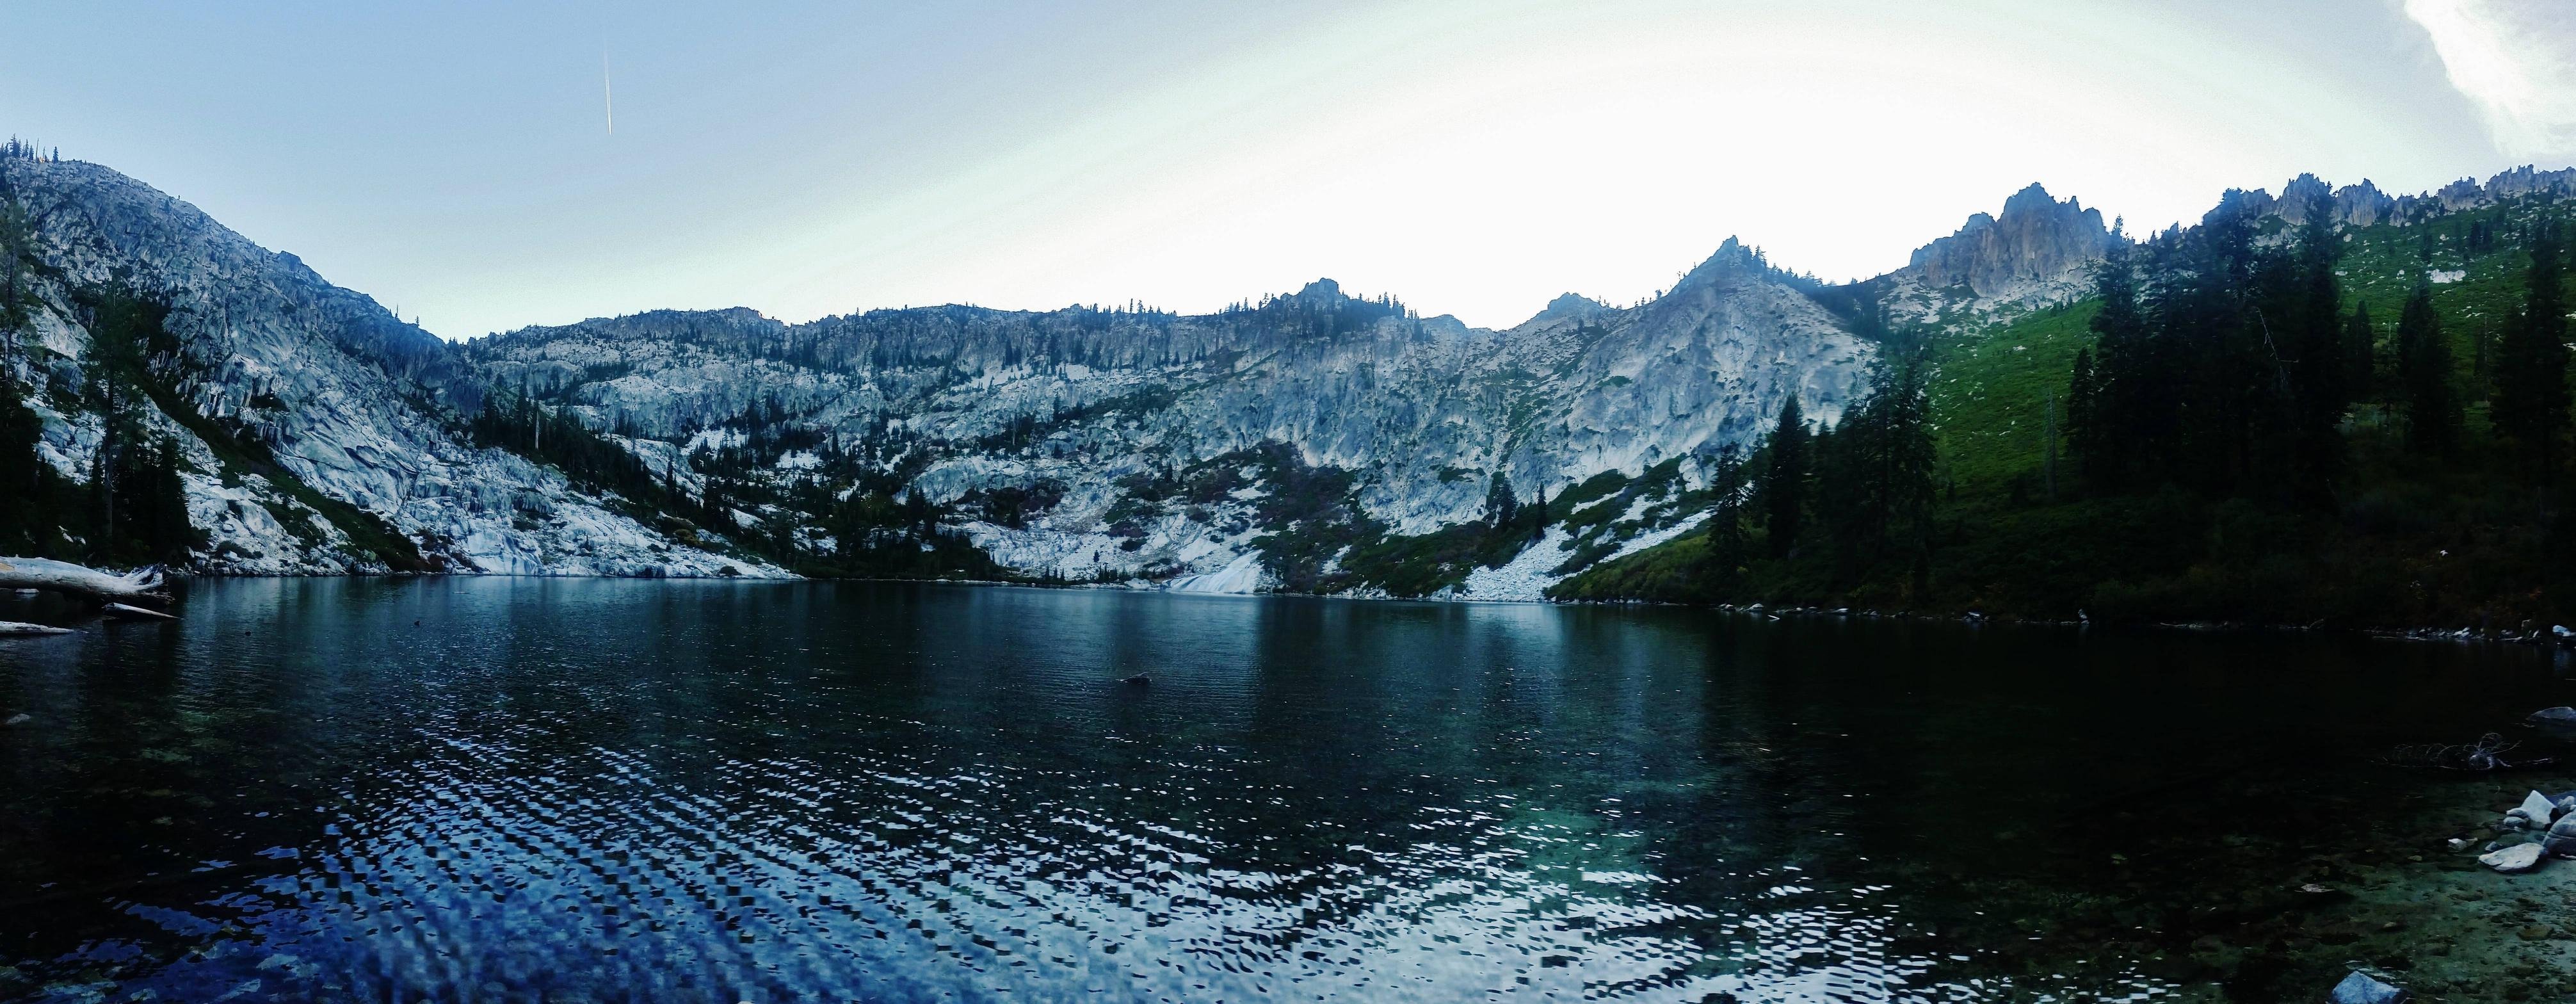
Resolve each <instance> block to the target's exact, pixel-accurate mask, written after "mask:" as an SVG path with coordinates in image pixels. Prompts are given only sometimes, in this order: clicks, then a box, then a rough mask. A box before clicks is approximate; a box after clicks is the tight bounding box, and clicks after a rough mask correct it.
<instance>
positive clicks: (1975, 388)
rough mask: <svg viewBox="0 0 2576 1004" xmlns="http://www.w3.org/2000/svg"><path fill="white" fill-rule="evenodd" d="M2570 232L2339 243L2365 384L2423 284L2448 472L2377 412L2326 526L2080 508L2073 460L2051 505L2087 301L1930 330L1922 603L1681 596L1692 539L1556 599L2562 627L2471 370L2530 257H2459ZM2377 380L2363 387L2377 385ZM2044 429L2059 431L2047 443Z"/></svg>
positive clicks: (2493, 219) (1597, 574) (2246, 511)
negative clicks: (2438, 358)
mask: <svg viewBox="0 0 2576 1004" xmlns="http://www.w3.org/2000/svg"><path fill="white" fill-rule="evenodd" d="M2544 216H2546V217H2552V218H2557V219H2561V220H2567V219H2571V218H2576V206H2571V205H2567V204H2556V205H2551V204H2545V203H2541V202H2538V201H2536V200H2522V201H2519V202H2515V203H2511V204H2508V205H2505V206H2499V207H2491V208H2488V209H2483V210H2478V211H2476V212H2473V213H2461V214H2457V215H2454V216H2450V217H2445V218H2443V219H2441V220H2438V221H2434V222H2429V223H2423V224H2418V225H2414V226H2405V227H2400V226H2394V225H2378V226H2372V227H2365V228H2358V229H2356V230H2354V231H2352V232H2351V233H2350V234H2349V235H2348V236H2347V238H2346V245H2345V246H2346V250H2345V253H2344V258H2343V261H2342V263H2341V271H2342V277H2343V285H2344V295H2345V301H2346V306H2347V309H2349V308H2350V307H2351V306H2352V305H2355V304H2362V303H2367V304H2368V305H2369V308H2370V313H2371V318H2372V320H2373V322H2374V327H2375V328H2376V330H2377V332H2378V337H2379V350H2378V353H2377V355H2378V358H2379V361H2380V365H2381V367H2382V370H2383V373H2384V372H2385V370H2386V369H2387V368H2388V367H2389V366H2390V357H2391V355H2392V354H2393V353H2392V346H2391V344H2390V343H2391V341H2392V339H2393V337H2394V329H2395V325H2396V320H2397V317H2398V315H2399V313H2400V311H2401V309H2402V307H2403V304H2404V302H2405V299H2406V297H2407V296H2408V295H2409V294H2410V293H2411V292H2412V290H2413V288H2414V283H2415V280H2416V277H2417V276H2419V275H2422V274H2423V273H2424V271H2425V270H2427V269H2432V270H2438V271H2441V272H2445V273H2450V272H2456V273H2458V275H2457V276H2456V277H2454V276H2449V275H2445V278H2450V279H2452V281H2449V282H2445V283H2442V284H2439V285H2437V286H2435V287H2434V302H2435V306H2436V308H2437V309H2438V310H2439V312H2440V313H2441V314H2442V317H2443V324H2444V332H2445V334H2446V335H2447V336H2449V338H2450V339H2451V340H2452V343H2453V358H2454V359H2455V361H2456V362H2457V365H2458V374H2457V377H2458V386H2459V388H2460V389H2461V392H2462V398H2463V400H2464V401H2465V402H2466V404H2467V412H2468V414H2467V421H2466V432H2467V436H2466V440H2467V442H2466V448H2465V449H2464V451H2463V456H2462V457H2461V458H2459V459H2458V460H2457V461H2455V462H2453V463H2450V464H2429V463H2426V462H2423V461H2421V460H2419V459H2416V458H2412V457H2409V456H2406V455H2405V454H2403V453H2402V452H2401V451H2400V450H2399V449H2398V443H2397V437H2396V430H2395V426H2394V423H2393V421H2391V418H2392V416H2391V415H2389V413H2388V411H2387V409H2385V408H2383V407H2381V406H2379V405H2377V404H2363V405H2360V406H2357V407H2356V408H2355V409H2354V410H2353V412H2352V413H2351V415H2350V416H2349V417H2348V420H2347V423H2346V442H2347V444H2348V448H2349V450H2350V458H2351V468H2350V471H2349V473H2348V475H2347V477H2346V478H2345V479H2344V482H2343V486H2342V488H2341V490H2340V492H2339V499H2338V506H2337V511H2335V512H2332V513H2286V512H2279V511H2272V510H2266V509H2261V508H2257V507H2254V506H2252V505H2249V504H2246V503H2243V502H2227V503H2211V502H2208V501H2206V500H2203V499H2199V498H2196V497H2192V496H2189V495H2187V494H2185V493H2182V492H2179V491H2167V492H2164V493H2160V494H2155V495H2149V496H2145V497H2126V498H2091V497H2086V496H2085V494H2084V493H2083V492H2082V491H2081V487H2080V479H2079V478H2078V477H2077V472H2076V467H2075V464H2074V463H2073V461H2072V458H2068V457H2064V456H2061V457H2060V461H2059V466H2058V470H2057V477H2056V483H2057V491H2056V492H2055V493H2054V495H2053V496H2052V494H2051V493H2050V491H2049V479H2048V477H2047V472H2046V470H2045V456H2046V436H2045V435H2044V433H2043V430H2044V428H2045V427H2046V421H2047V420H2046V414H2047V409H2048V401H2049V398H2050V397H2051V396H2052V395H2054V396H2055V398H2056V399H2057V401H2058V402H2059V405H2058V407H2059V409H2060V414H2059V420H2060V423H2061V425H2062V422H2063V406H2064V405H2063V402H2064V400H2065V396H2066V392H2067V384H2068V379H2069V376H2070V373H2071V369H2072V363H2073V359H2074V357H2075V354H2076V352H2077V351H2078V350H2079V349H2081V348H2084V347H2086V346H2089V345H2091V344H2092V341H2093V335H2092V333H2091V331H2090V330H2089V329H2088V328H2087V323H2088V322H2089V321H2090V320H2091V318H2092V316H2093V314H2094V312H2095V304H2093V303H2092V302H2090V301H2087V302H2082V303H2077V304H2072V305H2069V306H2066V307H2062V308H2052V309H2047V310H2040V311H2035V312H2029V313H2023V314H2019V315H2017V316H2011V317H2008V318H2004V319H2002V320H1999V321H1996V322H1992V323H1988V324H1985V325H1958V326H1954V327H1953V328H1951V329H1950V330H1947V331H1945V332H1942V333H1940V334H1938V335H1937V336H1935V338H1934V341H1933V343H1932V350H1933V354H1934V360H1935V365H1936V371H1935V376H1934V377H1933V379H1932V382H1931V391H1932V402H1931V405H1932V415H1933V420H1934V423H1935V437H1936V440H1937V443H1938V447H1939V451H1940V457H1941V466H1940V501H1939V512H1938V517H1937V522H1938V525H1939V531H1938V535H1937V537H1938V539H1937V540H1936V542H1935V548H1936V550H1935V556H1934V560H1933V562H1932V576H1931V580H1930V582H1929V584H1928V588H1927V589H1924V590H1921V591H1918V590H1916V589H1915V588H1914V583H1912V582H1911V581H1899V580H1901V579H1910V577H1908V576H1902V575H1898V574H1892V573H1891V572H1889V571H1887V570H1878V571H1874V572H1873V573H1871V574H1870V575H1869V576H1867V577H1864V578H1863V579H1861V580H1860V581H1857V582H1848V581H1846V582H1835V581H1831V580H1830V577H1829V576H1828V575H1826V574H1824V572H1823V570H1821V569H1818V568H1815V567H1812V566H1813V564H1814V563H1813V562H1811V561H1810V562H1801V561H1798V560H1790V561H1767V560H1766V561H1756V562H1754V563H1753V564H1752V565H1750V566H1748V567H1747V569H1746V573H1747V574H1746V575H1745V577H1744V578H1745V584H1744V586H1743V587H1742V588H1741V589H1739V590H1738V591H1737V592H1736V593H1735V594H1733V595H1727V596H1718V595H1712V594H1711V593H1709V592H1708V591H1707V590H1706V588H1705V587H1704V585H1703V584H1702V583H1700V582H1699V581H1697V579H1698V575H1697V574H1696V573H1697V565H1698V562H1699V560H1700V558H1701V557H1702V555H1704V554H1705V547H1706V545H1705V542H1704V540H1703V538H1702V537H1701V536H1700V535H1698V534H1692V535H1689V536H1685V537H1683V538H1681V539H1679V540H1675V541H1673V542H1670V543H1667V544H1665V545H1662V546H1660V547H1657V548H1653V549H1650V550H1647V551H1645V552H1641V553H1639V554H1635V555H1631V556H1629V557H1626V558H1623V559H1620V560H1617V561H1613V562H1609V563H1606V564H1604V565H1602V566H1600V567H1597V568H1594V569H1592V570H1589V571H1587V572H1586V573H1584V574H1583V575H1580V576H1577V577H1576V578H1574V579H1572V580H1569V581H1567V582H1566V583H1564V584H1563V585H1561V586H1560V587H1558V590H1557V591H1556V593H1557V595H1559V596H1560V597H1564V598H1575V599H1647V600H1660V601H1674V602H1708V601H1716V600H1732V601H1750V600H1761V601H1766V602H1771V603H1775V604H1778V603H1807V604H1820V605H1832V606H1841V605H1853V606H1873V607H1879V608H1884V609H1895V608H1913V609H1928V610H1945V611H1955V610H1966V609H1983V610H1986V611H1989V612H1996V613H2010V614H2020V615H2027V616H2040V617H2064V616H2072V615H2073V614H2074V613H2075V612H2076V611H2078V610H2086V611H2089V612H2090V613H2092V614H2093V615H2094V616H2096V617H2097V618H2100V617H2114V618H2130V619H2151V620H2172V619H2193V620H2203V619H2206V620H2229V621H2261V622H2295V623H2309V622H2315V621H2320V620H2322V621H2326V622H2330V623H2346V624H2355V625H2362V624H2389V625H2416V624H2468V623H2477V622H2479V621H2480V620H2482V619H2483V620H2485V621H2487V622H2489V623H2497V624H2503V625H2511V624H2514V623H2516V622H2518V621H2520V620H2521V619H2523V618H2526V617H2538V618H2544V619H2545V618H2551V617H2564V616H2566V615H2567V611H2565V610H2562V609H2560V608H2561V607H2563V606H2564V605H2565V604H2564V603H2563V602H2560V601H2553V600H2551V599H2550V598H2549V596H2548V595H2546V590H2545V588H2544V587H2545V584H2546V581H2547V580H2548V579H2549V578H2550V577H2551V574H2552V573H2551V572H2550V571H2549V569H2548V568H2547V567H2546V565H2547V563H2546V562H2544V561H2543V560H2541V558H2540V554H2541V553H2542V551H2543V545H2544V543H2545V542H2544V540H2543V537H2544V528H2543V527H2542V525H2541V521H2540V514H2541V512H2542V511H2543V509H2542V506H2541V504H2540V501H2541V500H2540V497H2539V495H2538V494H2537V493H2536V491H2535V490H2534V489H2532V488H2529V487H2527V481H2526V480H2525V479H2522V478H2520V477H2519V476H2518V472H2517V471H2515V470H2514V469H2513V468H2512V466H2511V464H2510V463H2509V462H2508V461H2507V459H2506V458H2505V457H2504V456H2503V455H2502V454H2501V451H2500V450H2499V449H2498V447H2497V444H2496V443H2495V442H2494V438H2493V436H2492V434H2491V432H2490V430H2489V429H2488V426H2487V422H2486V419H2485V407H2484V398H2485V396H2486V393H2487V390H2488V386H2487V385H2488V373H2487V367H2486V366H2485V363H2484V360H2485V359H2486V358H2488V356H2489V355H2490V354H2491V351H2492V343H2493V339H2494V338H2495V336H2496V334H2497V332H2498V330H2499V329H2500V327H2501V325H2502V323H2503V318H2504V317H2505V316H2506V315H2507V313H2508V311H2509V310H2510V309H2511V308H2512V307H2513V305H2514V304H2517V303H2519V302H2520V301H2521V300H2522V298H2523V296H2524V290H2523V288H2522V283H2523V274H2524V271H2525V270H2526V269H2527V268H2528V266H2529V257H2528V255H2527V254H2525V253H2524V252H2523V251H2521V250H2520V249H2519V248H2518V247H2514V246H2511V242H2509V241H2508V242H2499V245H2500V246H2498V247H2496V248H2494V249H2490V250H2484V251H2480V252H2475V253H2473V252H2472V251H2471V249H2470V248H2469V247H2468V244H2469V241H2468V239H2467V238H2468V235H2469V233H2470V227H2471V225H2472V224H2476V223H2485V224H2493V225H2496V226H2498V227H2499V228H2505V227H2519V226H2521V225H2526V224H2528V223H2530V222H2532V221H2534V220H2537V219H2539V218H2542V217H2544ZM2385 382H2386V381H2384V380H2383V383H2385ZM2061 432H2062V429H2061Z"/></svg>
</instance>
